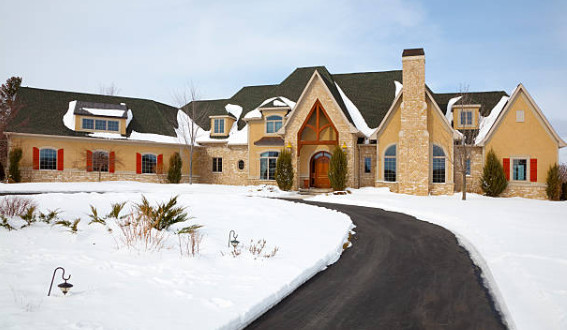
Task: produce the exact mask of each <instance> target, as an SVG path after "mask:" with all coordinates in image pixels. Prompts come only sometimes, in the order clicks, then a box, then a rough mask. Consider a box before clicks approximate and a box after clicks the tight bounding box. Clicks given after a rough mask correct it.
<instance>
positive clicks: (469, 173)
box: [465, 159, 471, 175]
mask: <svg viewBox="0 0 567 330" xmlns="http://www.w3.org/2000/svg"><path fill="white" fill-rule="evenodd" d="M465 166H466V171H467V173H466V174H467V175H471V160H470V159H467V160H466V163H465Z"/></svg>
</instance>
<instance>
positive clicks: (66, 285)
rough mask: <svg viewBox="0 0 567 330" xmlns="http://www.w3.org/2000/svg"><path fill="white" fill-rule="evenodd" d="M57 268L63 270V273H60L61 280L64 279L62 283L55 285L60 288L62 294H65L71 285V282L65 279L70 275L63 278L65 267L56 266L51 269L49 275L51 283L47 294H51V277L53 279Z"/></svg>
mask: <svg viewBox="0 0 567 330" xmlns="http://www.w3.org/2000/svg"><path fill="white" fill-rule="evenodd" d="M58 269H61V270H62V271H63V274H61V278H62V279H63V281H65V282H64V283H61V284H59V285H57V287H59V289H61V292H63V294H64V295H66V294H67V292H69V290H70V289H71V288H72V287H73V284H71V283H67V281H68V280H69V279H70V278H71V275H69V276H68V277H67V278H65V269H64V268H63V267H57V268H55V270H54V271H53V276H52V277H51V284H50V285H49V291H48V292H47V296H49V295H51V287H53V279H55V273H57V270H58Z"/></svg>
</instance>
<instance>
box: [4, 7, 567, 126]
mask: <svg viewBox="0 0 567 330" xmlns="http://www.w3.org/2000/svg"><path fill="white" fill-rule="evenodd" d="M1 8H2V12H3V13H9V14H8V15H6V14H3V16H2V19H1V20H0V28H1V29H2V31H5V32H6V31H13V33H3V34H2V36H1V37H0V41H1V44H2V46H1V51H0V79H1V80H2V81H4V80H5V79H6V78H8V77H10V76H12V75H19V76H22V77H23V79H24V85H26V86H32V87H38V88H46V89H57V90H71V91H81V92H92V93H97V92H99V90H100V87H101V86H103V85H110V84H111V83H114V84H115V85H116V86H118V88H119V89H120V94H121V95H125V96H132V97H144V98H150V99H155V100H158V101H161V102H164V103H167V104H172V105H174V103H175V101H174V97H173V94H174V93H175V91H176V90H180V89H183V88H184V87H185V86H187V84H188V83H190V82H192V83H193V84H194V85H196V86H197V87H198V89H199V92H200V96H201V98H203V99H206V98H226V97H230V96H231V95H232V94H234V93H235V92H236V91H238V89H240V88H241V87H242V86H246V85H259V84H275V83H279V82H280V81H281V80H283V79H284V78H285V77H286V76H287V75H288V74H289V73H291V72H292V71H293V69H294V68H296V67H299V66H311V65H325V66H326V67H327V68H328V69H329V70H330V71H331V73H345V72H363V71H384V70H396V69H400V68H401V52H402V50H403V49H404V48H414V47H423V48H424V49H425V53H426V62H427V64H426V80H427V83H428V85H429V86H430V87H431V88H432V89H433V90H434V91H436V92H453V91H457V90H458V89H459V86H460V85H462V84H466V85H469V86H470V87H469V89H470V90H471V91H485V90H506V91H507V92H509V93H510V92H511V91H512V90H513V89H514V88H515V86H516V85H517V84H518V83H520V82H521V83H523V84H524V85H525V86H526V87H527V88H528V91H530V93H531V94H532V96H533V97H534V98H535V100H536V102H538V104H539V105H540V107H541V108H542V109H543V111H544V113H545V114H546V115H547V116H548V118H549V119H550V120H551V122H552V124H553V125H554V126H555V127H556V129H557V130H558V131H559V132H560V134H561V135H563V136H567V111H566V109H565V108H564V104H565V101H564V100H563V96H564V95H565V93H566V91H567V63H566V61H565V60H564V59H566V58H567V25H566V24H564V22H562V19H563V18H564V17H567V2H566V1H474V2H473V1H305V0H303V1H286V2H277V3H276V2H269V1H106V0H100V1H57V0H55V1H9V2H7V1H5V0H2V4H1Z"/></svg>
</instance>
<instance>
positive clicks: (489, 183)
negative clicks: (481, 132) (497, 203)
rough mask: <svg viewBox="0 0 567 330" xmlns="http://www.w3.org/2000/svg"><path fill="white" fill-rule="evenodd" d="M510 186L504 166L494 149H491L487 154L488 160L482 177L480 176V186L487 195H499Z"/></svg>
mask: <svg viewBox="0 0 567 330" xmlns="http://www.w3.org/2000/svg"><path fill="white" fill-rule="evenodd" d="M507 186H508V181H506V175H504V168H503V167H502V164H500V162H499V161H498V157H496V153H495V152H494V150H492V149H490V151H489V152H488V155H486V162H485V163H484V168H483V169H482V177H481V178H480V187H481V188H482V191H484V194H485V195H487V196H492V197H497V196H499V195H500V194H501V193H502V192H503V191H504V189H506V187H507Z"/></svg>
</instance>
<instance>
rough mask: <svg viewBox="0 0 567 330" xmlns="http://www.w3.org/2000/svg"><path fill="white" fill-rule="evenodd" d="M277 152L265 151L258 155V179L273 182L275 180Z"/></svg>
mask: <svg viewBox="0 0 567 330" xmlns="http://www.w3.org/2000/svg"><path fill="white" fill-rule="evenodd" d="M278 156H279V152H277V151H266V152H263V153H262V154H261V155H260V179H261V180H275V179H276V163H277V160H278Z"/></svg>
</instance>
